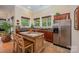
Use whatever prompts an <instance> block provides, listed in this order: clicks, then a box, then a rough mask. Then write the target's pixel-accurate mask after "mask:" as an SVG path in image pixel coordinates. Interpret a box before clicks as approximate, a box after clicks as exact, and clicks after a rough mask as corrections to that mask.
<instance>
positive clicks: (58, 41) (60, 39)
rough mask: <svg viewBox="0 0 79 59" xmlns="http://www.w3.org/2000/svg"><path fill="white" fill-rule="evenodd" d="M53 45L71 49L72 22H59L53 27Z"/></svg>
mask: <svg viewBox="0 0 79 59" xmlns="http://www.w3.org/2000/svg"><path fill="white" fill-rule="evenodd" d="M53 32H54V34H53V44H55V45H59V46H62V47H66V48H70V47H71V25H70V20H67V21H61V22H60V21H59V22H57V23H55V24H54V25H53Z"/></svg>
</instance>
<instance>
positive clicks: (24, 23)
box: [21, 17, 30, 26]
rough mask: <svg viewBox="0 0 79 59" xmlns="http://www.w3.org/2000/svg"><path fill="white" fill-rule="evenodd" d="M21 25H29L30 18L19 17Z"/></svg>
mask: <svg viewBox="0 0 79 59" xmlns="http://www.w3.org/2000/svg"><path fill="white" fill-rule="evenodd" d="M21 25H22V26H29V25H30V18H26V17H21Z"/></svg>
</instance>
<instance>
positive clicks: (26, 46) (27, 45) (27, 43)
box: [17, 34, 33, 53]
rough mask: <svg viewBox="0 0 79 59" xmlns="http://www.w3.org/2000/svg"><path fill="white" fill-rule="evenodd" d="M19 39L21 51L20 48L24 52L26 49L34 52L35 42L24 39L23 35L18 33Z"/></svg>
mask: <svg viewBox="0 0 79 59" xmlns="http://www.w3.org/2000/svg"><path fill="white" fill-rule="evenodd" d="M17 39H18V52H20V49H21V50H22V53H24V52H25V51H26V50H29V49H30V52H31V53H33V42H31V41H29V40H27V39H25V40H24V39H23V36H21V35H19V34H17Z"/></svg>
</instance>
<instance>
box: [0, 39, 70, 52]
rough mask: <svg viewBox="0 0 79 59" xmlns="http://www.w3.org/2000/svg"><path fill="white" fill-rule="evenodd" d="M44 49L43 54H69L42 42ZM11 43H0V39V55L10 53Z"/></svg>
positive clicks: (63, 49) (66, 50)
mask: <svg viewBox="0 0 79 59" xmlns="http://www.w3.org/2000/svg"><path fill="white" fill-rule="evenodd" d="M44 46H45V49H44V50H43V51H42V52H43V53H69V52H70V50H68V49H65V48H61V47H59V46H55V45H53V44H52V43H50V42H47V41H45V42H44ZM12 49H13V42H12V41H11V42H7V43H2V42H1V38H0V53H12Z"/></svg>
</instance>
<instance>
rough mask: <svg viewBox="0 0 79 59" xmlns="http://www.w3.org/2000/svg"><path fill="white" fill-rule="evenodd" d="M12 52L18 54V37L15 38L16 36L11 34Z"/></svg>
mask: <svg viewBox="0 0 79 59" xmlns="http://www.w3.org/2000/svg"><path fill="white" fill-rule="evenodd" d="M13 52H18V37H17V34H13Z"/></svg>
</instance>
